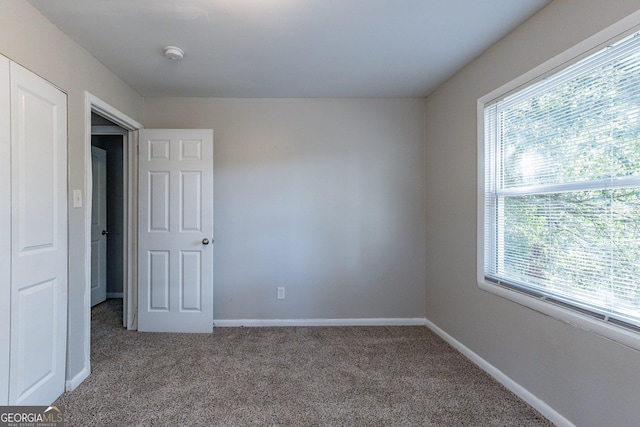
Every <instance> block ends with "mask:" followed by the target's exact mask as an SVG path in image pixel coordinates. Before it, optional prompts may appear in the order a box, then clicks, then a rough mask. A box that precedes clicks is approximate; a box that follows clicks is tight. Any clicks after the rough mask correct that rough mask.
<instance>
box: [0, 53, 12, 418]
mask: <svg viewBox="0 0 640 427" xmlns="http://www.w3.org/2000/svg"><path fill="white" fill-rule="evenodd" d="M9 96H10V95H9V60H8V59H7V58H5V57H4V56H1V55H0V236H1V237H0V406H6V405H7V404H8V402H9V341H10V332H11V329H10V327H9V326H10V324H11V323H10V321H11V318H10V314H11V312H10V307H11V305H10V301H11V237H10V236H11V132H10V127H9V126H10V115H11V108H10V104H9V99H10V98H9Z"/></svg>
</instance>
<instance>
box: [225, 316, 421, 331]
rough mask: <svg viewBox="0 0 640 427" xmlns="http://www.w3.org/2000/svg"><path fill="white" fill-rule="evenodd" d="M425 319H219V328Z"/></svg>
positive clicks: (418, 323)
mask: <svg viewBox="0 0 640 427" xmlns="http://www.w3.org/2000/svg"><path fill="white" fill-rule="evenodd" d="M424 320H425V319H424V318H420V317H415V318H398V319H394V318H380V319H377V318H375V319H217V320H214V321H213V324H214V326H216V327H219V328H237V327H240V326H247V327H268V326H424V324H425V323H424Z"/></svg>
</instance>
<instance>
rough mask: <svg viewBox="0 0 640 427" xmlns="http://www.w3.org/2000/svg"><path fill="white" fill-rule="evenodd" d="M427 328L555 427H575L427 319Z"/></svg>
mask: <svg viewBox="0 0 640 427" xmlns="http://www.w3.org/2000/svg"><path fill="white" fill-rule="evenodd" d="M424 322H425V324H426V326H427V328H429V329H431V330H432V331H433V332H435V333H436V334H437V335H438V336H440V338H442V339H443V340H445V341H446V342H448V343H449V344H451V346H452V347H454V348H455V349H456V350H458V351H459V352H460V353H462V354H464V355H465V356H466V357H467V358H468V359H469V360H471V361H472V362H473V363H475V364H476V365H478V366H479V367H480V368H481V369H482V370H484V371H485V372H487V373H488V374H489V375H491V376H492V377H493V378H495V379H496V380H497V381H498V382H499V383H500V384H502V385H503V386H505V387H506V388H508V389H509V390H511V391H512V392H513V393H515V394H516V395H517V396H518V397H520V398H521V399H522V400H524V401H525V402H527V403H528V404H529V405H531V406H532V407H534V408H535V409H536V410H537V411H538V412H540V413H541V414H542V415H544V416H545V417H546V418H547V419H548V420H550V421H551V422H552V423H554V424H555V425H557V426H558V427H575V425H574V424H573V423H571V421H569V420H568V419H566V418H565V417H563V416H562V415H560V414H559V413H558V412H557V411H556V410H555V409H553V408H552V407H551V406H549V405H548V404H547V403H545V402H544V401H542V400H541V399H540V398H538V397H537V396H535V395H534V394H533V393H531V392H530V391H529V390H527V389H526V388H524V387H523V386H521V385H520V384H518V383H517V382H515V381H514V380H512V379H511V378H509V377H508V376H507V375H505V374H504V373H503V372H502V371H500V370H499V369H498V368H496V367H495V366H493V365H492V364H490V363H489V362H487V361H486V360H484V359H483V358H482V357H480V356H478V355H477V354H476V353H474V352H473V351H471V350H470V349H469V348H468V347H466V346H465V345H464V344H462V343H461V342H460V341H458V340H456V339H455V338H453V337H452V336H451V335H449V334H448V333H446V332H445V331H443V330H442V329H440V328H439V327H438V326H436V325H435V323H433V322H431V321H430V320H428V319H425V320H424Z"/></svg>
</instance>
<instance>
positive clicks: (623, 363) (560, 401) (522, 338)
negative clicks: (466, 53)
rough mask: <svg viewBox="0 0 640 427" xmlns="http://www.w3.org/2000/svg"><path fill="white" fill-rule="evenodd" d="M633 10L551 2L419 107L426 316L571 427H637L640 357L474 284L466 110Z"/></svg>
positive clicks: (470, 118) (471, 155)
mask: <svg viewBox="0 0 640 427" xmlns="http://www.w3.org/2000/svg"><path fill="white" fill-rule="evenodd" d="M637 9H640V2H638V1H637V0H634V1H631V0H616V1H613V2H609V1H607V2H605V1H596V0H555V1H553V2H552V3H551V4H550V5H549V6H547V7H546V8H545V9H543V10H542V11H541V12H540V13H538V14H537V15H536V16H534V17H533V18H532V19H530V20H529V21H527V22H526V23H525V24H524V25H522V26H521V27H519V28H518V29H517V30H516V31H514V32H513V33H512V34H510V35H509V36H507V37H506V38H505V39H503V40H502V41H500V42H499V43H497V44H496V45H495V46H493V47H492V48H491V49H489V50H488V51H487V52H485V53H484V54H483V55H481V56H480V57H479V58H477V60H475V61H474V62H473V63H472V64H470V65H469V66H467V67H465V68H464V69H463V70H461V71H460V72H459V73H458V74H457V75H456V76H455V77H453V78H452V79H450V80H449V81H448V82H447V83H446V84H444V85H443V86H441V87H440V88H439V89H438V90H437V91H436V92H434V93H433V94H431V95H430V96H429V97H428V99H427V111H426V115H425V117H426V141H427V193H426V194H427V200H429V203H428V205H427V215H426V220H427V221H426V223H427V248H428V251H427V257H426V260H427V287H426V317H427V318H428V319H429V320H431V321H432V322H433V323H435V324H436V325H438V326H439V327H440V328H442V329H443V330H444V331H446V332H447V333H448V334H450V335H451V336H453V337H454V338H455V339H457V340H458V341H460V342H461V343H462V344H464V345H465V346H467V347H468V348H470V349H471V350H472V351H474V352H476V353H477V354H478V355H480V356H481V357H482V358H484V359H485V360H487V361H488V362H489V363H491V364H492V365H494V366H495V367H497V368H498V369H499V370H501V371H502V372H504V373H505V374H506V375H507V376H509V377H511V378H512V379H513V380H515V381H516V382H518V383H519V384H521V385H522V386H524V387H525V388H526V389H528V390H529V391H530V392H532V393H533V394H535V395H536V396H538V397H539V398H540V399H542V400H543V401H545V402H546V403H547V404H549V405H550V406H551V407H553V408H554V409H556V410H557V411H558V412H559V413H560V414H562V415H563V416H564V417H566V418H567V419H569V420H570V421H571V422H573V423H575V424H576V425H577V426H637V425H638V423H639V422H640V405H638V402H639V400H638V399H639V397H638V396H640V381H638V378H639V377H638V375H639V373H640V352H638V351H636V350H632V349H629V348H627V347H624V346H622V345H619V344H617V343H615V342H612V341H609V340H607V339H604V338H602V337H600V336H598V335H595V334H593V333H590V332H587V331H584V330H581V329H578V328H576V327H574V326H572V325H569V324H565V323H562V322H559V321H556V320H554V319H552V318H549V317H546V316H544V315H542V314H539V313H538V312H535V311H532V310H530V309H527V308H525V307H522V306H519V305H517V304H515V303H513V302H510V301H507V300H504V299H501V298H499V297H497V296H494V295H492V294H489V293H487V292H483V291H482V290H480V289H479V288H478V286H477V285H476V201H477V197H476V191H477V187H476V185H477V179H476V171H477V167H476V162H477V147H476V144H477V135H476V103H477V99H478V98H479V97H481V96H483V95H485V94H487V93H489V92H490V91H492V90H494V89H496V88H498V87H500V86H502V85H503V84H505V83H507V82H509V81H511V80H512V79H514V78H516V77H518V76H519V75H521V74H523V73H525V72H527V71H529V70H531V69H532V68H534V67H535V66H537V65H539V64H541V63H543V62H544V61H546V60H548V59H550V58H552V57H553V56H555V55H557V54H559V53H561V52H563V51H564V50H566V49H568V48H570V47H572V46H573V45H575V44H577V43H579V42H581V41H582V40H584V39H586V38H587V37H589V36H591V35H593V34H595V33H596V32H598V31H600V30H602V29H604V28H606V27H607V26H609V25H611V24H613V23H614V22H616V21H618V20H620V19H621V18H623V17H625V16H626V15H628V14H630V13H632V12H634V11H636V10H637Z"/></svg>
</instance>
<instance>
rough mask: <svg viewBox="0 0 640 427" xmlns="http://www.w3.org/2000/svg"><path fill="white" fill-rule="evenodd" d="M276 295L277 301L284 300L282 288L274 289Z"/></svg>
mask: <svg viewBox="0 0 640 427" xmlns="http://www.w3.org/2000/svg"><path fill="white" fill-rule="evenodd" d="M276 294H277V298H278V299H284V286H278V287H277V288H276Z"/></svg>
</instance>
